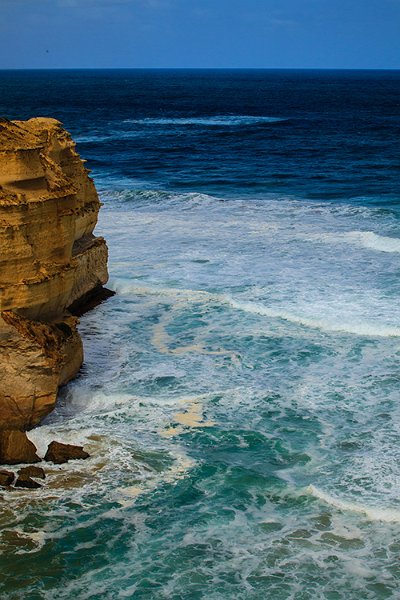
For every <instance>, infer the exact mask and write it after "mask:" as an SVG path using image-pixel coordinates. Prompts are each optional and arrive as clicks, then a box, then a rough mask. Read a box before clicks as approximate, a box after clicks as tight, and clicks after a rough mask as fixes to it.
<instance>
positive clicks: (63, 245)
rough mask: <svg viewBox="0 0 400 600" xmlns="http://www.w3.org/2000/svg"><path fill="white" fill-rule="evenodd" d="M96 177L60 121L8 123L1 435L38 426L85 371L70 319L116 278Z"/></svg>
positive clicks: (0, 237)
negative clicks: (101, 229)
mask: <svg viewBox="0 0 400 600" xmlns="http://www.w3.org/2000/svg"><path fill="white" fill-rule="evenodd" d="M88 173H89V172H88V170H87V169H86V168H85V166H84V162H83V161H82V160H81V159H80V157H79V155H78V154H77V152H76V150H75V144H74V142H73V140H72V138H71V136H70V135H69V133H67V132H66V131H65V130H64V129H63V128H62V127H61V123H59V122H58V121H56V120H55V119H47V118H35V119H30V120H29V121H7V120H4V119H0V430H8V431H9V430H20V431H24V430H28V429H30V428H32V427H33V426H35V425H36V424H38V423H39V422H40V420H41V419H42V418H43V417H44V416H45V415H47V414H48V413H49V412H50V411H51V410H52V409H53V408H54V405H55V402H56V398H57V391H58V388H59V386H60V385H63V384H65V383H67V382H68V381H69V380H70V379H71V378H72V377H74V376H75V375H76V374H77V372H78V371H79V369H80V366H81V364H82V361H83V349H82V341H81V338H80V336H79V333H78V331H77V323H78V319H77V318H76V316H74V315H73V314H71V311H72V312H74V314H78V313H79V312H82V304H83V303H85V302H87V301H89V302H91V303H93V299H94V297H95V296H96V295H97V294H99V295H101V294H102V291H103V288H102V286H103V285H104V284H105V283H106V281H107V279H108V273H107V246H106V243H105V240H104V239H103V238H101V237H95V236H94V235H93V230H94V228H95V226H96V222H97V216H98V211H99V208H100V202H99V199H98V196H97V193H96V189H95V186H94V183H93V181H92V179H91V178H90V177H89V176H88ZM71 307H73V309H71ZM69 309H71V310H69Z"/></svg>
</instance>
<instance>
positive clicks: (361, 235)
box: [344, 231, 400, 252]
mask: <svg viewBox="0 0 400 600" xmlns="http://www.w3.org/2000/svg"><path fill="white" fill-rule="evenodd" d="M344 236H345V238H347V239H348V240H349V241H350V242H355V243H357V244H359V245H360V246H364V247H365V248H371V250H379V251H380V252H400V238H392V237H388V236H383V235H378V234H377V233H374V232H373V231H350V232H349V233H346V234H344Z"/></svg>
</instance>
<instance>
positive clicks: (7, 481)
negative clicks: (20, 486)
mask: <svg viewBox="0 0 400 600" xmlns="http://www.w3.org/2000/svg"><path fill="white" fill-rule="evenodd" d="M14 479H15V475H14V473H11V471H0V486H1V487H9V486H10V485H11V484H12V482H13V481H14Z"/></svg>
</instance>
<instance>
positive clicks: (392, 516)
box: [305, 485, 400, 523]
mask: <svg viewBox="0 0 400 600" xmlns="http://www.w3.org/2000/svg"><path fill="white" fill-rule="evenodd" d="M305 491H306V493H307V494H309V495H311V496H314V498H318V500H322V501H323V502H325V503H326V504H329V505H330V506H333V507H335V508H337V509H339V510H343V511H348V512H355V513H359V514H363V515H365V516H366V517H367V518H368V519H369V520H371V521H384V522H385V523H400V510H396V509H393V508H380V507H373V506H366V505H365V504H358V503H357V502H350V501H348V500H341V499H340V498H335V497H334V496H331V495H330V494H328V493H327V492H324V491H323V490H320V489H319V488H317V487H315V486H314V485H309V486H308V487H307V488H306V489H305Z"/></svg>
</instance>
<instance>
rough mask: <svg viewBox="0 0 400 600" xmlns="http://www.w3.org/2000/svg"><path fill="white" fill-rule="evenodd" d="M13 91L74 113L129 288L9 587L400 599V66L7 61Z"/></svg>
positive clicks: (67, 116)
mask: <svg viewBox="0 0 400 600" xmlns="http://www.w3.org/2000/svg"><path fill="white" fill-rule="evenodd" d="M0 115H2V116H4V117H7V118H10V119H27V118H30V117H33V116H50V117H55V118H57V119H59V120H60V121H62V122H63V123H64V126H65V127H66V128H67V129H68V130H69V131H70V132H71V133H72V135H73V137H74V139H75V140H76V142H77V149H78V151H79V152H80V154H81V156H82V157H83V158H85V159H87V166H88V168H89V169H91V171H92V173H91V174H92V176H93V178H94V180H95V183H96V185H97V188H98V190H99V193H100V196H101V200H102V202H103V203H104V206H103V208H102V211H101V215H100V219H99V224H98V233H99V234H101V235H104V236H105V237H106V238H107V240H108V244H109V250H110V263H109V267H110V283H109V286H110V287H111V288H112V289H114V290H116V291H117V295H116V296H115V297H113V298H112V299H110V300H109V301H107V302H106V303H104V304H102V305H101V306H99V307H97V308H96V309H95V310H94V311H92V312H91V313H89V314H87V315H85V316H84V317H83V318H82V319H81V325H80V330H81V333H82V336H83V339H84V344H85V351H86V355H85V365H84V368H83V370H82V372H81V374H80V376H79V377H78V378H77V379H76V380H75V381H73V382H72V383H71V384H69V385H68V386H67V387H66V388H64V389H63V390H62V391H61V394H60V400H59V403H58V407H57V409H56V411H55V412H54V413H53V414H52V415H50V417H48V419H47V421H46V422H45V423H44V424H43V425H41V426H40V427H38V428H37V429H35V430H34V431H32V432H30V434H29V435H30V437H31V439H32V440H34V441H35V443H36V444H37V445H38V447H39V450H40V451H41V452H43V451H44V449H45V447H46V443H47V442H48V441H49V440H51V439H54V438H56V439H60V440H62V441H64V442H71V443H79V444H84V445H85V447H86V448H87V449H88V451H89V452H90V454H91V458H90V459H89V460H88V461H85V463H82V464H81V463H79V464H78V463H70V464H67V465H63V466H54V467H51V468H48V471H49V476H48V482H47V484H46V486H45V487H43V488H42V489H41V490H40V491H38V492H37V493H35V494H33V492H29V493H27V492H24V491H17V490H13V491H12V492H11V491H10V492H0V505H1V512H0V551H1V554H0V595H1V597H2V598H7V599H14V598H15V599H20V598H21V599H22V598H23V599H25V598H29V600H31V599H32V600H39V599H45V600H53V599H54V600H56V599H65V600H69V599H72V598H79V600H88V599H91V600H94V599H100V598H101V599H103V598H105V599H122V598H135V599H138V600H142V599H146V600H147V599H149V600H153V599H154V600H162V599H168V600H200V599H204V600H233V599H234V600H289V599H290V600H364V599H365V600H369V599H373V600H375V599H386V598H392V599H398V598H400V592H399V584H400V561H399V559H400V444H399V442H400V394H399V389H400V387H399V383H400V264H399V255H400V220H399V219H400V189H399V183H400V71H311V70H310V71H290V70H287V71H268V70H265V71H257V70H253V71H246V70H237V71H223V70H221V71H209V70H204V71H203V70H197V71H190V70H188V71H186V70H175V71H161V70H160V71H158V70H144V71H141V70H113V71H106V70H104V71H102V70H100V71H95V70H93V71H82V70H80V71H78V70H76V71H2V72H0ZM0 151H1V149H0Z"/></svg>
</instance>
